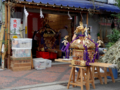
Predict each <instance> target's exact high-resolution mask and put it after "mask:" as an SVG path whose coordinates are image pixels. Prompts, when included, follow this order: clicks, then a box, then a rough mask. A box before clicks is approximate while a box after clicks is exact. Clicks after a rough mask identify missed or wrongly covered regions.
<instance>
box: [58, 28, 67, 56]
mask: <svg viewBox="0 0 120 90" xmlns="http://www.w3.org/2000/svg"><path fill="white" fill-rule="evenodd" d="M67 29H68V27H67V26H64V27H63V29H61V30H60V31H59V32H58V34H61V39H60V46H59V49H60V50H61V49H62V47H63V46H64V43H62V41H63V40H64V37H65V36H66V35H68V31H67ZM63 56H65V52H62V57H63Z"/></svg>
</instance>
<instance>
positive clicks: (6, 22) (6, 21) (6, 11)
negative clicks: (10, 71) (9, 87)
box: [4, 4, 8, 67]
mask: <svg viewBox="0 0 120 90" xmlns="http://www.w3.org/2000/svg"><path fill="white" fill-rule="evenodd" d="M7 15H8V7H7V5H6V4H5V52H6V55H7V51H6V50H7V48H8V47H7V45H8V44H6V42H8V41H7V33H8V30H6V29H7V24H8V16H7ZM5 60H6V59H5V56H4V63H6V62H7V61H5ZM4 65H6V64H4ZM4 67H6V66H4Z"/></svg>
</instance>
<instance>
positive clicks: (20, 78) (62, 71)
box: [0, 64, 71, 90]
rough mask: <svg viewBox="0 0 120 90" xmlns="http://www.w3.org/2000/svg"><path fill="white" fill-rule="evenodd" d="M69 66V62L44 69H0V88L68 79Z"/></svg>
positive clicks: (12, 87)
mask: <svg viewBox="0 0 120 90" xmlns="http://www.w3.org/2000/svg"><path fill="white" fill-rule="evenodd" d="M70 70H71V68H70V67H69V64H64V65H53V66H52V67H51V68H47V69H44V70H35V69H32V70H27V71H12V70H9V69H6V70H3V71H0V90H1V89H6V88H7V89H14V88H15V87H21V86H28V85H29V86H32V85H36V84H44V83H52V82H60V81H68V79H69V75H70Z"/></svg>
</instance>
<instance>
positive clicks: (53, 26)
mask: <svg viewBox="0 0 120 90" xmlns="http://www.w3.org/2000/svg"><path fill="white" fill-rule="evenodd" d="M27 10H28V13H29V15H28V17H27V19H25V18H24V12H23V10H22V9H21V8H16V12H15V15H14V16H13V18H20V19H21V24H22V25H21V26H22V27H21V28H22V30H21V31H22V34H23V35H20V36H23V38H24V37H25V38H31V39H32V56H33V58H45V59H50V60H52V61H54V59H56V58H61V55H62V52H61V50H60V39H61V34H60V33H59V30H61V29H63V28H64V27H65V26H66V27H67V31H68V35H69V37H68V41H71V39H72V36H73V33H74V28H75V27H74V25H75V22H76V21H75V18H76V15H77V14H73V13H72V14H71V17H72V19H70V17H69V16H68V12H52V11H51V13H50V11H48V12H47V11H45V13H44V12H43V16H44V18H41V17H40V14H41V13H40V12H39V11H38V10H36V11H35V10H34V9H30V10H29V9H27ZM21 16H22V17H21ZM22 19H23V20H22ZM26 22H27V25H26V26H24V24H25V23H26ZM23 27H25V29H24V28H23ZM26 28H27V29H26ZM41 55H42V56H41Z"/></svg>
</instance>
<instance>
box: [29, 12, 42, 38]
mask: <svg viewBox="0 0 120 90" xmlns="http://www.w3.org/2000/svg"><path fill="white" fill-rule="evenodd" d="M41 22H42V19H41V18H40V14H39V13H32V12H29V15H28V38H32V37H33V33H34V31H38V30H39V29H40V28H41V27H42V23H41Z"/></svg>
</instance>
